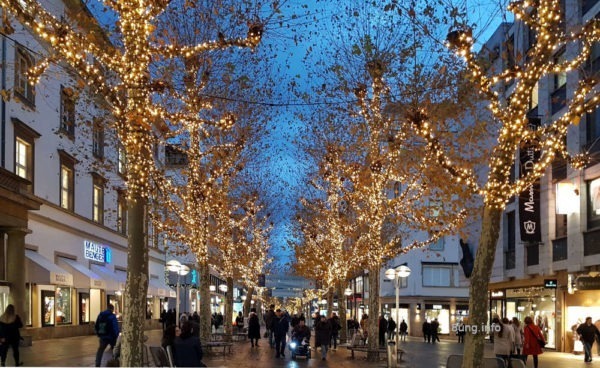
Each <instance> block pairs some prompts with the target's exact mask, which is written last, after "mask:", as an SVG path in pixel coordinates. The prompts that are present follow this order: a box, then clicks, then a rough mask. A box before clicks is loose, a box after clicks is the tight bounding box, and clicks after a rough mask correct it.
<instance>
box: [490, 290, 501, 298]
mask: <svg viewBox="0 0 600 368" xmlns="http://www.w3.org/2000/svg"><path fill="white" fill-rule="evenodd" d="M503 296H504V291H492V298H500V297H503Z"/></svg>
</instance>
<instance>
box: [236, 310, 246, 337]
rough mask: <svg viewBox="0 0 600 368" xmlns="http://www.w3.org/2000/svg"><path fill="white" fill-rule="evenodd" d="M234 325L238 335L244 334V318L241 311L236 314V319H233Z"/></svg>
mask: <svg viewBox="0 0 600 368" xmlns="http://www.w3.org/2000/svg"><path fill="white" fill-rule="evenodd" d="M235 325H236V326H237V329H238V333H243V332H244V316H243V315H242V312H241V311H240V312H238V315H237V317H235Z"/></svg>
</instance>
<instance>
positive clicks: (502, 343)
mask: <svg viewBox="0 0 600 368" xmlns="http://www.w3.org/2000/svg"><path fill="white" fill-rule="evenodd" d="M506 322H508V320H506ZM492 326H493V327H494V328H493V329H492V331H493V334H494V354H496V357H497V358H500V359H502V360H503V361H504V363H505V364H506V367H510V366H511V364H510V354H511V352H512V349H513V345H514V343H515V331H514V330H513V328H512V327H511V326H510V325H508V324H505V323H504V321H500V319H499V318H494V319H493V320H492Z"/></svg>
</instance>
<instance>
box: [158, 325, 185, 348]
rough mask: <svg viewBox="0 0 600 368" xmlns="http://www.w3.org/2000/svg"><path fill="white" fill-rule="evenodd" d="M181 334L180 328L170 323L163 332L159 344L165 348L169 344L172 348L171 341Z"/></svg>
mask: <svg viewBox="0 0 600 368" xmlns="http://www.w3.org/2000/svg"><path fill="white" fill-rule="evenodd" d="M180 334H181V330H180V329H179V327H177V326H175V325H170V326H169V327H167V329H166V330H165V331H164V332H163V335H162V339H161V340H160V345H161V346H162V347H163V348H164V349H165V351H166V350H167V346H170V347H171V349H173V343H174V342H175V338H176V337H177V336H179V335H180Z"/></svg>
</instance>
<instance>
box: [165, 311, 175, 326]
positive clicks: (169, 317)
mask: <svg viewBox="0 0 600 368" xmlns="http://www.w3.org/2000/svg"><path fill="white" fill-rule="evenodd" d="M175 324H177V316H175V310H173V308H171V309H169V311H168V312H167V326H169V325H175Z"/></svg>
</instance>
